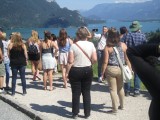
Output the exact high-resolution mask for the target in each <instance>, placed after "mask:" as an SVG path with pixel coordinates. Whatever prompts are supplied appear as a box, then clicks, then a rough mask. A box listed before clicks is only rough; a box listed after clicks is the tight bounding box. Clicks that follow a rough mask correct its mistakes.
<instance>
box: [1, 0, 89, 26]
mask: <svg viewBox="0 0 160 120" xmlns="http://www.w3.org/2000/svg"><path fill="white" fill-rule="evenodd" d="M80 25H86V23H85V21H84V18H83V17H82V16H81V15H80V14H79V12H78V11H71V10H68V9H67V8H60V6H59V5H58V4H57V3H56V2H54V1H53V2H47V1H46V0H1V3H0V26H1V27H7V28H14V27H68V26H80Z"/></svg>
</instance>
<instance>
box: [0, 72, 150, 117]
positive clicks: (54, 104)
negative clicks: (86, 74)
mask: <svg viewBox="0 0 160 120" xmlns="http://www.w3.org/2000/svg"><path fill="white" fill-rule="evenodd" d="M40 77H41V78H42V75H40ZM26 81H27V95H25V96H22V87H21V84H20V83H21V80H20V79H18V80H17V88H16V91H17V92H16V94H15V96H14V97H12V96H11V95H10V92H9V93H8V94H5V95H1V96H2V97H3V98H5V99H7V100H10V101H12V102H15V103H16V104H18V105H19V106H22V107H24V108H25V109H26V110H27V111H31V112H32V113H34V114H36V116H39V117H40V118H41V119H45V120H47V119H48V120H51V119H54V120H67V119H68V120H69V119H71V115H72V113H71V111H72V109H71V100H72V95H71V88H70V85H69V84H68V88H67V89H65V88H63V81H62V78H61V75H60V74H55V75H54V78H53V86H54V87H55V88H56V89H54V90H53V91H48V90H46V91H45V90H43V81H42V80H38V81H32V76H31V71H30V70H29V69H27V71H26ZM141 93H142V94H141V95H140V96H138V97H133V96H129V97H125V109H124V110H119V111H118V113H117V114H116V115H113V114H108V113H107V111H109V110H111V106H112V103H111V98H110V94H109V91H108V86H107V84H104V83H97V82H96V81H93V83H92V89H91V101H92V106H91V107H92V111H91V116H90V118H89V119H90V120H92V119H94V120H105V119H107V120H149V117H148V108H149V105H150V102H151V98H150V95H149V94H148V92H147V91H142V92H141ZM79 119H84V113H83V104H82V97H81V103H80V113H79Z"/></svg>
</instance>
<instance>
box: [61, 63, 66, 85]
mask: <svg viewBox="0 0 160 120" xmlns="http://www.w3.org/2000/svg"><path fill="white" fill-rule="evenodd" d="M66 67H67V65H63V64H61V70H62V79H63V82H64V87H65V88H67V79H66Z"/></svg>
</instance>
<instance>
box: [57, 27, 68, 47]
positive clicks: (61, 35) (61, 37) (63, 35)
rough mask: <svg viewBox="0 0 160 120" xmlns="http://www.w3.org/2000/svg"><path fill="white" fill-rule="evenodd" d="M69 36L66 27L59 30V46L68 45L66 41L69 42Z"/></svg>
mask: <svg viewBox="0 0 160 120" xmlns="http://www.w3.org/2000/svg"><path fill="white" fill-rule="evenodd" d="M67 37H68V35H67V31H66V30H65V29H64V28H62V29H61V30H60V31H59V38H58V40H59V43H58V44H59V46H61V47H64V46H65V45H66V43H67Z"/></svg>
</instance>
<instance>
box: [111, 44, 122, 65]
mask: <svg viewBox="0 0 160 120" xmlns="http://www.w3.org/2000/svg"><path fill="white" fill-rule="evenodd" d="M113 50H114V51H115V53H116V57H117V59H118V62H119V65H120V67H121V68H123V63H122V61H121V58H120V56H119V52H118V50H117V48H116V47H113Z"/></svg>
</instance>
